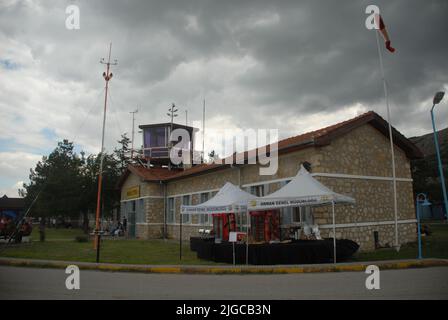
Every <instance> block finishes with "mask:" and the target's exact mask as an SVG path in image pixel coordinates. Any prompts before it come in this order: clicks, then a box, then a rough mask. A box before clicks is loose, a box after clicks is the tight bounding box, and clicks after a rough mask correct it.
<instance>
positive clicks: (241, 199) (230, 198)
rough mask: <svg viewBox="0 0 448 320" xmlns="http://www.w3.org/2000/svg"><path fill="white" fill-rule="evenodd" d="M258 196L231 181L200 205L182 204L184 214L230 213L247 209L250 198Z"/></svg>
mask: <svg viewBox="0 0 448 320" xmlns="http://www.w3.org/2000/svg"><path fill="white" fill-rule="evenodd" d="M255 198H256V196H254V195H252V194H250V193H248V192H246V191H243V190H241V189H240V188H239V187H237V186H235V185H233V184H232V183H230V182H226V184H225V185H224V186H223V187H222V188H221V189H220V190H219V191H218V193H217V194H216V195H215V196H214V197H213V198H211V199H209V200H208V201H206V202H204V203H201V204H198V205H182V206H181V213H182V214H210V213H230V212H235V211H239V210H246V205H247V202H248V201H249V200H252V199H255Z"/></svg>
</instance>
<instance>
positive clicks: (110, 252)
mask: <svg viewBox="0 0 448 320" xmlns="http://www.w3.org/2000/svg"><path fill="white" fill-rule="evenodd" d="M430 229H431V231H432V234H431V235H430V236H426V237H423V239H422V248H423V257H424V258H448V224H442V223H438V224H430ZM82 234H83V233H82V231H81V230H80V229H47V232H46V239H47V241H46V242H39V241H36V240H37V239H38V237H39V233H38V230H37V228H35V229H34V231H33V234H32V239H34V240H35V241H33V242H31V243H24V244H20V245H11V246H9V247H2V246H0V256H2V257H14V258H31V259H46V260H69V261H84V262H94V261H95V257H96V251H95V250H93V244H92V242H91V241H90V242H86V243H80V242H76V241H74V240H73V239H74V238H75V237H76V236H78V235H82ZM182 253H183V254H182V260H181V261H180V260H179V242H178V241H174V240H166V241H164V240H104V241H103V242H102V246H101V262H108V263H130V264H158V265H161V264H203V265H204V264H216V263H214V262H211V261H205V260H200V259H198V258H197V257H196V253H195V252H192V251H190V248H189V245H188V244H187V242H185V245H184V246H183V250H182ZM416 257H417V244H416V243H411V244H407V245H404V246H402V247H401V250H400V252H396V251H395V250H394V249H392V248H387V249H379V250H375V251H373V252H360V253H357V254H356V255H355V256H354V257H353V258H352V259H351V260H352V261H374V260H393V259H413V258H416Z"/></svg>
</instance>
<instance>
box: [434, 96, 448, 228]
mask: <svg viewBox="0 0 448 320" xmlns="http://www.w3.org/2000/svg"><path fill="white" fill-rule="evenodd" d="M444 95H445V92H443V91H439V92H437V93H436V94H435V95H434V99H433V100H432V108H431V121H432V129H433V131H434V144H435V146H436V154H437V163H438V166H439V175H440V184H441V185H442V193H443V202H444V204H445V215H446V219H447V221H448V199H447V195H446V187H445V178H444V176H443V166H442V158H441V156H440V149H439V138H438V136H437V130H436V123H435V121H434V107H435V106H436V104H439V103H440V101H442V99H443V96H444Z"/></svg>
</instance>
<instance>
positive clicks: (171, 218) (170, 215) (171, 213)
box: [166, 198, 176, 223]
mask: <svg viewBox="0 0 448 320" xmlns="http://www.w3.org/2000/svg"><path fill="white" fill-rule="evenodd" d="M175 213H176V209H175V207H174V198H168V210H167V215H166V223H174V222H176V221H175V219H176V215H175Z"/></svg>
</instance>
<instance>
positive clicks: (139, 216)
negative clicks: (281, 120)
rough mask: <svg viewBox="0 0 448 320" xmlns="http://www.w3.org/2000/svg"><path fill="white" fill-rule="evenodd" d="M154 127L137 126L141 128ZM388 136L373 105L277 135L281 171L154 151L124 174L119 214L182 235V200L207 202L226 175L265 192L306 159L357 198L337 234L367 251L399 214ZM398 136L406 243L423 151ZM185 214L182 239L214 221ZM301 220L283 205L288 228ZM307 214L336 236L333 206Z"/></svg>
mask: <svg viewBox="0 0 448 320" xmlns="http://www.w3.org/2000/svg"><path fill="white" fill-rule="evenodd" d="M155 127H156V126H140V128H143V129H144V130H145V128H155ZM162 127H165V129H164V130H161V129H160V136H163V137H167V133H164V132H165V130H167V129H166V127H167V125H166V124H162ZM191 130H193V129H191ZM162 131H163V133H164V134H162ZM191 132H193V131H191ZM146 134H147V133H146V132H145V131H144V135H146ZM388 137H389V135H388V124H387V122H386V121H385V120H384V119H383V118H381V117H380V116H379V115H378V114H376V113H375V112H373V111H370V112H367V113H364V114H362V115H360V116H358V117H355V118H353V119H349V120H347V121H344V122H341V123H338V124H335V125H332V126H329V127H326V128H323V129H320V130H316V131H312V132H308V133H305V134H301V135H298V136H295V137H291V138H288V139H284V140H281V141H279V142H278V170H277V172H276V173H275V174H274V175H270V176H267V175H260V174H259V168H260V165H259V164H247V163H246V164H235V163H234V164H206V163H203V164H198V165H195V166H192V167H189V168H175V167H174V168H171V170H170V169H168V168H167V166H166V162H163V161H162V162H160V161H158V163H159V164H160V165H158V166H157V165H154V164H153V163H154V162H153V161H151V158H149V159H147V160H148V161H147V162H146V165H130V166H128V169H127V171H126V172H125V173H124V174H123V176H122V177H121V180H120V183H119V187H120V188H121V215H122V216H125V217H126V218H127V221H128V233H129V235H130V236H132V237H137V238H142V239H152V238H162V237H167V238H174V239H178V238H179V234H180V232H179V227H180V219H181V215H180V206H181V204H198V203H202V202H204V201H206V200H208V199H209V198H210V197H212V196H213V195H214V194H215V193H216V192H217V191H218V190H219V188H221V187H222V186H223V185H224V184H225V183H226V182H231V183H233V184H234V185H237V186H240V188H242V189H244V190H246V191H248V192H250V193H252V194H255V195H257V196H264V195H267V194H270V193H272V192H274V191H276V190H278V189H279V188H281V187H282V186H284V185H285V184H286V183H288V181H289V180H291V178H292V177H294V176H295V175H296V173H297V171H298V169H299V167H300V165H301V164H304V166H305V167H306V168H307V169H308V171H310V172H311V173H312V175H313V176H314V177H315V178H316V179H318V180H319V181H320V182H322V183H323V184H324V185H326V186H327V187H329V188H330V189H332V190H333V191H335V192H337V193H340V194H344V195H347V196H350V197H352V198H354V199H355V200H356V204H355V205H351V206H341V207H337V208H336V237H337V238H346V239H351V240H353V241H356V242H357V243H358V244H359V245H360V250H363V251H366V250H372V249H374V248H376V247H378V246H392V245H393V243H394V234H395V233H394V230H395V215H394V204H393V203H394V202H393V184H392V181H393V180H392V169H391V152H390V142H389V138H388ZM393 138H394V143H395V158H396V159H395V161H396V177H397V194H398V197H397V198H398V231H399V242H400V244H404V243H408V242H413V241H416V219H415V208H414V200H413V199H414V197H413V187H412V176H411V167H410V160H412V159H416V158H420V157H421V156H422V154H421V152H420V150H419V149H418V148H417V147H416V146H415V145H414V144H413V143H412V142H411V141H409V140H408V139H407V138H406V137H404V136H403V135H402V134H400V133H399V132H398V131H397V130H395V129H393ZM144 139H146V140H144V141H145V148H152V147H153V146H152V143H151V142H149V143H148V141H152V140H150V139H151V137H150V138H149V140H148V137H147V136H146V138H144ZM156 140H157V141H158V139H156ZM165 141H166V140H165ZM161 144H162V145H163V143H161ZM164 146H165V147H166V146H167V144H166V143H165V144H164ZM146 156H147V157H148V156H149V155H148V154H146ZM162 158H163V157H162ZM159 160H160V157H159ZM165 160H166V159H165ZM149 163H152V164H151V165H149ZM182 219H183V220H182V228H183V231H182V235H183V238H185V239H189V238H190V236H197V235H198V230H199V229H201V228H210V227H211V225H212V223H213V221H212V219H211V217H208V216H207V215H201V216H192V217H191V216H188V215H185V216H184V215H183V216H182ZM300 219H301V215H300V214H299V212H298V210H295V209H291V208H289V209H282V212H281V221H280V224H281V228H282V229H283V230H287V229H288V228H290V227H291V226H294V225H296V224H297V223H299V222H300V221H299V220H300ZM303 219H307V220H308V221H311V222H312V223H313V224H316V225H318V226H319V230H320V234H321V236H322V237H330V236H331V232H332V227H333V225H332V216H331V209H329V208H328V207H316V208H305V215H304V217H303ZM253 223H255V224H256V223H258V220H257V219H256V218H254V221H253Z"/></svg>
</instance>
